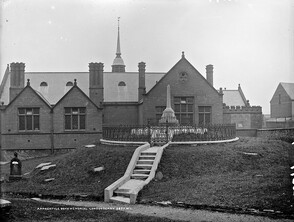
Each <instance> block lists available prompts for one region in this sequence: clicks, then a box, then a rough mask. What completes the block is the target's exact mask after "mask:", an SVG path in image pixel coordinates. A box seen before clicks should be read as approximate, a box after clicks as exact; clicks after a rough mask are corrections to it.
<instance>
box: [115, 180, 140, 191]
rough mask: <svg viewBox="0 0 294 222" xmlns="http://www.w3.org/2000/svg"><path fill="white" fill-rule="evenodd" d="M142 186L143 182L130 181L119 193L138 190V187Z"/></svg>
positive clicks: (120, 188) (119, 189)
mask: <svg viewBox="0 0 294 222" xmlns="http://www.w3.org/2000/svg"><path fill="white" fill-rule="evenodd" d="M141 185H142V181H141V180H132V179H131V180H128V181H127V182H125V183H124V184H123V185H121V186H120V187H119V188H118V189H117V191H121V192H126V193H127V192H130V191H131V190H133V189H136V188H137V187H138V186H141Z"/></svg>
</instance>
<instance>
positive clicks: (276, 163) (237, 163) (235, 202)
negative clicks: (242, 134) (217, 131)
mask: <svg viewBox="0 0 294 222" xmlns="http://www.w3.org/2000/svg"><path fill="white" fill-rule="evenodd" d="M291 150H292V151H291ZM245 153H257V155H256V156H254V155H246V154H245ZM291 165H294V155H293V148H292V147H291V145H290V144H288V143H286V142H282V141H277V140H271V141H267V140H263V139H258V138H244V139H241V140H240V141H238V142H235V143H230V144H219V145H201V146H196V147H188V146H174V147H168V148H167V149H166V150H165V151H164V153H163V156H162V159H161V162H160V164H159V168H158V171H161V172H162V173H163V179H162V180H160V181H152V182H151V183H150V184H149V185H148V186H146V187H145V188H144V189H143V190H142V192H141V196H140V198H141V199H144V200H145V201H178V202H185V203H188V204H203V205H216V206H227V207H240V208H258V209H273V210H280V211H286V212H293V210H294V208H293V204H294V202H293V196H292V184H291V178H290V173H291V172H290V166H291ZM291 205H292V206H291Z"/></svg>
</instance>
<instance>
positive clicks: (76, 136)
mask: <svg viewBox="0 0 294 222" xmlns="http://www.w3.org/2000/svg"><path fill="white" fill-rule="evenodd" d="M65 107H86V129H85V130H83V131H80V132H75V131H72V132H71V131H65V123H64V108H65ZM53 125H54V146H56V147H69V148H72V147H77V146H79V145H84V144H85V143H94V142H99V140H100V139H101V137H102V110H101V109H97V106H95V105H94V103H92V102H91V101H90V100H89V99H88V98H87V97H86V96H85V95H84V94H83V93H82V92H81V90H80V89H79V88H77V87H74V88H72V90H70V91H69V93H68V94H67V96H66V97H64V98H63V99H62V100H61V101H60V102H59V103H58V104H56V106H54V108H53ZM83 137H84V138H83ZM86 141H87V142H86Z"/></svg>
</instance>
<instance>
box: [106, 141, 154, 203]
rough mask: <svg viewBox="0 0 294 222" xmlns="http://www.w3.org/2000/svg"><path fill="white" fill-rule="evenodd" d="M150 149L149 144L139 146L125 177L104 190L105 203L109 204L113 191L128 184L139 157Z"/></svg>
mask: <svg viewBox="0 0 294 222" xmlns="http://www.w3.org/2000/svg"><path fill="white" fill-rule="evenodd" d="M149 147H150V144H149V143H145V144H144V145H142V146H139V147H138V148H137V149H136V150H135V151H134V153H133V156H132V159H131V161H130V163H129V165H128V167H127V169H126V171H125V174H124V176H122V177H121V178H119V179H118V180H117V181H115V182H114V183H112V184H111V185H109V186H108V187H107V188H105V189H104V201H105V202H109V201H110V198H111V197H112V196H113V191H114V190H115V189H117V188H119V187H120V186H121V185H123V184H124V183H125V182H127V181H128V180H129V179H130V177H131V174H132V172H133V170H134V168H135V166H136V162H137V161H138V158H139V155H140V153H141V152H142V151H144V150H146V149H148V148H149Z"/></svg>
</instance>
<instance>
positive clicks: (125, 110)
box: [103, 103, 139, 125]
mask: <svg viewBox="0 0 294 222" xmlns="http://www.w3.org/2000/svg"><path fill="white" fill-rule="evenodd" d="M103 121H104V124H105V125H120V124H123V125H137V124H139V122H138V104H137V103H129V104H128V103H105V104H104V109H103Z"/></svg>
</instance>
